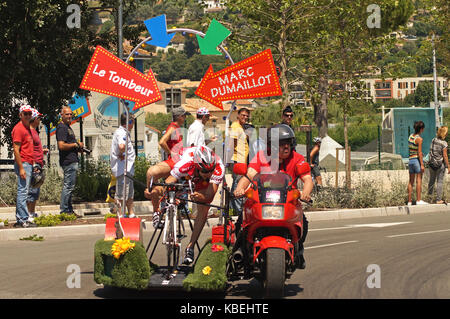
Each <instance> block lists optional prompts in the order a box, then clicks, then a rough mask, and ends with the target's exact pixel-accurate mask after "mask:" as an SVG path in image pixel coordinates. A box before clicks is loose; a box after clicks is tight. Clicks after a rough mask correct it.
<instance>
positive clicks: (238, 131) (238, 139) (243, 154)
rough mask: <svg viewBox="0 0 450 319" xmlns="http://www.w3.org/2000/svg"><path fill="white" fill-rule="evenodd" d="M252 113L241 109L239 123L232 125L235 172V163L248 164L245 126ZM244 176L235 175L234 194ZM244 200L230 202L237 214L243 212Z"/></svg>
mask: <svg viewBox="0 0 450 319" xmlns="http://www.w3.org/2000/svg"><path fill="white" fill-rule="evenodd" d="M249 118H250V111H249V110H248V109H246V108H241V109H239V111H238V116H237V121H235V122H233V124H231V131H230V138H231V142H232V144H231V145H232V147H231V148H232V149H233V155H232V156H231V161H232V166H231V170H233V166H234V163H248V152H249V146H248V139H247V135H246V134H245V131H244V124H245V123H247V122H248V121H249ZM231 145H230V146H231ZM241 177H242V176H240V175H235V174H234V173H233V184H232V186H231V192H232V193H233V192H234V190H235V188H236V186H237V184H238V182H239V179H240V178H241ZM242 201H243V199H242V198H233V199H232V200H231V202H230V207H231V209H233V210H234V211H235V212H242Z"/></svg>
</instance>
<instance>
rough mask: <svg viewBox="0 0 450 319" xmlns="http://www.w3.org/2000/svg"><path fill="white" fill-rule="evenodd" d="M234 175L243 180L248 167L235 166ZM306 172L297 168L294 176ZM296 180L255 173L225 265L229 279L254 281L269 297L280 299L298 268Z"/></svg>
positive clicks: (299, 211) (300, 227)
mask: <svg viewBox="0 0 450 319" xmlns="http://www.w3.org/2000/svg"><path fill="white" fill-rule="evenodd" d="M233 171H234V173H235V174H239V175H243V176H244V177H243V178H247V177H246V175H245V174H246V171H247V166H246V165H245V164H235V166H234V169H233ZM308 171H309V165H308V164H307V163H301V164H299V165H298V166H297V167H296V173H297V176H299V175H301V174H304V173H306V172H308ZM296 184H297V179H295V180H292V178H291V177H290V176H289V175H287V174H285V173H283V172H276V173H273V174H257V175H256V176H255V177H254V179H253V181H251V186H250V187H249V189H248V190H247V191H246V193H245V196H246V197H247V200H246V202H245V205H244V210H243V220H242V226H241V227H240V230H239V232H238V233H237V238H236V243H235V245H234V247H233V250H232V255H231V257H230V261H229V263H228V265H227V266H228V267H227V272H228V274H227V275H228V278H229V279H231V280H233V279H251V278H256V279H257V280H259V281H260V282H261V283H262V284H263V286H264V290H265V292H264V295H265V297H269V298H281V297H283V291H284V283H285V280H286V279H287V278H289V277H290V276H291V275H292V274H293V272H294V271H295V269H297V268H299V263H300V258H299V249H300V248H301V242H300V240H301V238H302V234H303V222H302V221H303V210H302V205H301V202H300V191H299V190H297V189H296Z"/></svg>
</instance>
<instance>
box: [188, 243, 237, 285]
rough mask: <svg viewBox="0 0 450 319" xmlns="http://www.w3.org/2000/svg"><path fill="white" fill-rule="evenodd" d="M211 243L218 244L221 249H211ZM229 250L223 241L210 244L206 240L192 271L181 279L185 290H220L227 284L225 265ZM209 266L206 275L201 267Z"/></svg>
mask: <svg viewBox="0 0 450 319" xmlns="http://www.w3.org/2000/svg"><path fill="white" fill-rule="evenodd" d="M213 245H220V246H222V247H223V248H224V249H223V250H222V251H212V247H213ZM230 253H231V251H230V250H229V249H228V248H227V246H226V245H225V244H223V243H216V244H212V243H211V242H207V243H206V244H205V246H203V248H202V250H201V251H200V255H199V257H198V259H197V262H196V263H195V266H194V271H193V272H192V273H190V274H189V275H188V276H187V277H186V279H185V280H184V281H183V288H184V289H186V290H187V291H190V290H192V289H202V290H208V291H220V290H223V289H225V287H226V284H227V274H226V265H227V261H228V257H229V256H230ZM207 266H209V267H210V268H211V271H210V273H209V274H208V275H205V274H204V273H203V269H204V268H205V267H207Z"/></svg>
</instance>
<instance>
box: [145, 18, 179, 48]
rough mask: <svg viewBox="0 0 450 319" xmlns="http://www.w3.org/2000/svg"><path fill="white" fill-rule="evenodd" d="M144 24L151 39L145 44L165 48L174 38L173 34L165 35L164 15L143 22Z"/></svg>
mask: <svg viewBox="0 0 450 319" xmlns="http://www.w3.org/2000/svg"><path fill="white" fill-rule="evenodd" d="M144 23H145V26H146V27H147V30H148V32H149V33H150V35H151V37H152V39H151V40H150V41H147V42H146V43H147V44H150V45H154V46H157V47H162V48H165V47H166V46H167V45H168V44H169V42H170V41H171V40H172V38H173V37H174V36H175V33H171V34H169V33H167V22H166V15H165V14H162V15H160V16H157V17H154V18H151V19H148V20H145V21H144Z"/></svg>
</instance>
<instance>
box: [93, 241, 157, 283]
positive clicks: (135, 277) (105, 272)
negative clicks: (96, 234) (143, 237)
mask: <svg viewBox="0 0 450 319" xmlns="http://www.w3.org/2000/svg"><path fill="white" fill-rule="evenodd" d="M132 242H134V243H136V246H135V247H134V248H133V249H132V250H129V251H127V252H126V253H125V254H124V255H122V256H120V258H119V259H115V258H114V257H113V255H112V254H111V247H112V245H113V243H114V240H111V241H105V240H103V239H101V240H98V241H97V242H96V243H95V250H94V256H95V260H94V280H95V282H96V283H98V284H104V285H110V286H115V287H121V288H133V289H145V288H147V287H148V282H149V280H150V276H151V275H152V274H153V272H154V268H153V267H151V266H150V263H149V261H148V259H147V254H146V252H145V248H144V246H143V245H142V243H141V242H138V241H132Z"/></svg>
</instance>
